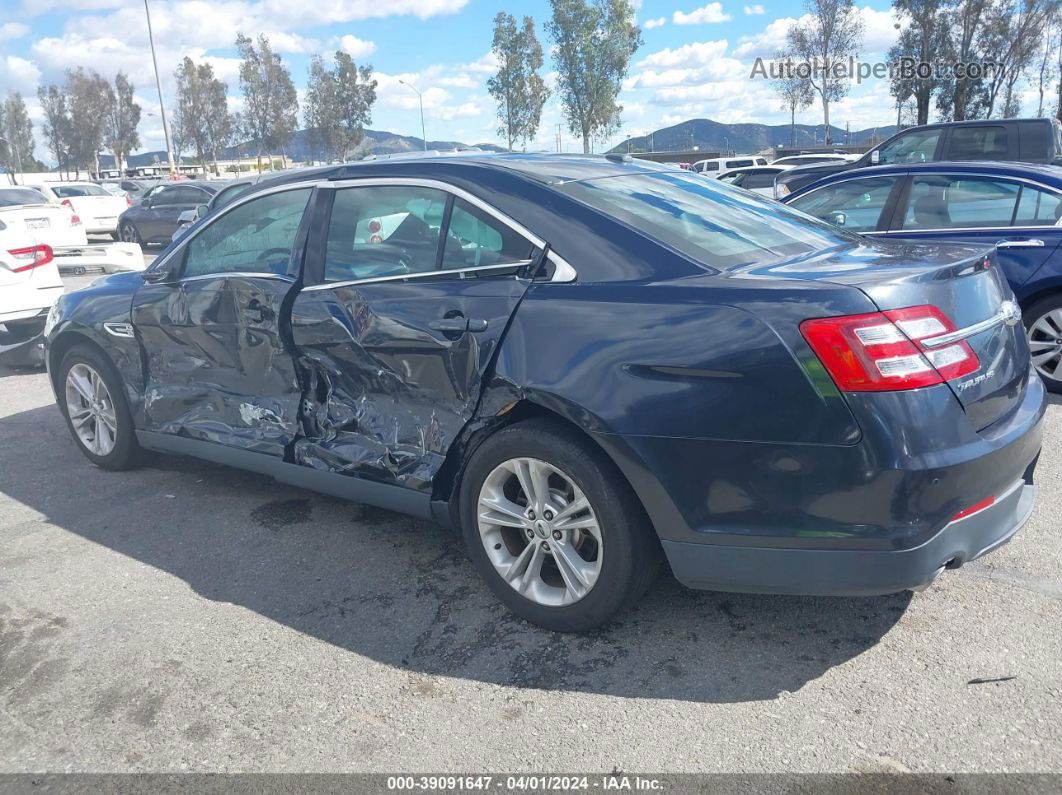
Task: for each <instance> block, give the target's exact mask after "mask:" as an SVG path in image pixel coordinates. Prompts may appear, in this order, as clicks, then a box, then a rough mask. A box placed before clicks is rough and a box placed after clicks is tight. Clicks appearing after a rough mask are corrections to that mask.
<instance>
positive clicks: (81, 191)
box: [52, 185, 110, 199]
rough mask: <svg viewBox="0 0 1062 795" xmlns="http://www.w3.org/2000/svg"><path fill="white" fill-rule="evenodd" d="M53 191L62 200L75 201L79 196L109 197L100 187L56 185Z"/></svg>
mask: <svg viewBox="0 0 1062 795" xmlns="http://www.w3.org/2000/svg"><path fill="white" fill-rule="evenodd" d="M52 190H53V191H54V192H55V195H56V196H58V197H59V198H60V199H74V198H77V197H78V196H109V195H110V194H109V193H107V191H105V190H104V189H103V188H101V187H100V186H99V185H56V186H55V187H54V188H52Z"/></svg>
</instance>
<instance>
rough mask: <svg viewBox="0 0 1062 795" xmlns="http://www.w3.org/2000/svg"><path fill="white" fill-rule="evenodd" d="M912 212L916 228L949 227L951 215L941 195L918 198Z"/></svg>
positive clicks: (934, 194) (935, 194)
mask: <svg viewBox="0 0 1062 795" xmlns="http://www.w3.org/2000/svg"><path fill="white" fill-rule="evenodd" d="M913 212H914V222H915V224H916V225H917V226H921V227H929V228H937V227H946V226H950V225H951V214H950V213H949V212H948V205H947V204H946V203H945V202H944V196H943V195H941V194H937V193H933V194H930V195H929V196H921V197H919V198H918V199H917V200H916V201H915V203H914V208H913Z"/></svg>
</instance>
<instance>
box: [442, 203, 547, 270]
mask: <svg viewBox="0 0 1062 795" xmlns="http://www.w3.org/2000/svg"><path fill="white" fill-rule="evenodd" d="M533 253H534V247H533V246H532V245H531V244H530V243H529V242H528V241H527V240H526V239H525V238H524V237H523V236H522V235H520V234H518V233H516V232H514V231H513V230H512V229H510V228H509V227H508V226H507V225H505V224H503V223H502V222H501V221H499V220H497V219H496V218H493V217H492V216H491V215H489V214H488V213H485V212H483V210H481V209H479V208H478V207H474V206H473V205H471V204H469V203H468V202H466V201H465V200H464V199H457V198H455V199H454V206H453V210H452V211H451V212H450V225H449V226H448V227H447V232H446V246H445V249H444V251H443V264H442V266H443V269H445V270H458V269H461V268H478V267H481V266H485V265H504V264H508V263H515V262H525V261H526V260H529V259H531V257H532V255H533Z"/></svg>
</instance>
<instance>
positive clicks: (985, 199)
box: [903, 175, 1021, 229]
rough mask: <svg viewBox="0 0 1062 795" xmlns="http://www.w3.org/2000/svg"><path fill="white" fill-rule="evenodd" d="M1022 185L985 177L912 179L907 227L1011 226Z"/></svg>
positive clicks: (905, 227) (905, 221)
mask: <svg viewBox="0 0 1062 795" xmlns="http://www.w3.org/2000/svg"><path fill="white" fill-rule="evenodd" d="M1020 189H1021V186H1020V185H1019V184H1018V183H1016V182H1010V181H1007V180H1001V179H989V178H985V177H967V176H960V175H955V176H937V175H932V176H921V177H915V178H914V179H913V180H912V181H911V194H910V198H909V199H908V201H907V211H906V213H905V214H904V219H903V228H904V229H969V228H975V227H998V226H1010V224H1011V219H1012V218H1013V217H1014V211H1015V209H1016V207H1015V205H1016V203H1017V201H1018V193H1019V191H1020Z"/></svg>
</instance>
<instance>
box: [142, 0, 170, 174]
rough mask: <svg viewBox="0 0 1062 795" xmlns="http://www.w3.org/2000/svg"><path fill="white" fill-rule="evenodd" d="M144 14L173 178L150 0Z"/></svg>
mask: <svg viewBox="0 0 1062 795" xmlns="http://www.w3.org/2000/svg"><path fill="white" fill-rule="evenodd" d="M144 14H145V15H146V16H147V28H148V42H149V43H150V44H151V63H152V64H153V65H154V66H155V88H157V89H158V91H159V112H160V113H161V114H162V134H163V135H164V136H166V158H167V159H168V160H169V161H170V179H173V178H174V176H175V172H176V169H175V168H174V164H173V146H172V145H171V144H170V128H169V125H167V124H166V104H165V103H164V102H163V101H162V81H160V80H159V61H158V59H157V58H156V57H155V36H154V34H152V32H151V9H150V8H148V0H144Z"/></svg>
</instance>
